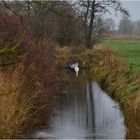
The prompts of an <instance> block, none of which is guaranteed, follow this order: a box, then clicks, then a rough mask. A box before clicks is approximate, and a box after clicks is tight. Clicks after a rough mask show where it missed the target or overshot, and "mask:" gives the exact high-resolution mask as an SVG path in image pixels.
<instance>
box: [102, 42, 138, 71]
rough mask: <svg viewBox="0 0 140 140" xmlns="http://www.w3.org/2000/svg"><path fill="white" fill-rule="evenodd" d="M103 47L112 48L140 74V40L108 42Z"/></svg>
mask: <svg viewBox="0 0 140 140" xmlns="http://www.w3.org/2000/svg"><path fill="white" fill-rule="evenodd" d="M102 45H104V46H105V47H110V48H112V49H113V50H114V51H115V53H116V55H117V56H119V57H120V58H121V59H122V60H123V61H124V62H125V63H126V64H127V65H128V67H129V68H131V69H132V70H133V71H134V72H136V73H139V72H140V40H106V41H104V42H103V43H102Z"/></svg>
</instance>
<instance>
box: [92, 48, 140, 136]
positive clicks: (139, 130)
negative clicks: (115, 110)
mask: <svg viewBox="0 0 140 140" xmlns="http://www.w3.org/2000/svg"><path fill="white" fill-rule="evenodd" d="M95 54H96V57H95V58H94V59H96V60H95V62H96V64H95V65H94V66H93V68H92V70H91V74H93V78H94V79H96V80H97V81H98V82H99V84H100V85H101V86H102V87H103V88H104V89H105V90H107V91H108V93H109V94H110V95H111V96H112V97H113V98H115V99H116V100H118V101H119V103H120V104H121V107H122V110H123V113H124V116H125V123H126V127H127V135H126V138H129V139H130V138H140V122H139V118H140V113H139V110H140V100H139V99H140V87H139V85H140V79H139V78H138V77H137V76H136V75H135V74H134V73H133V72H132V71H130V70H128V69H127V68H126V67H125V65H124V64H122V62H120V60H119V59H118V58H117V57H116V56H115V55H113V52H112V51H111V50H108V49H103V48H101V49H98V50H95Z"/></svg>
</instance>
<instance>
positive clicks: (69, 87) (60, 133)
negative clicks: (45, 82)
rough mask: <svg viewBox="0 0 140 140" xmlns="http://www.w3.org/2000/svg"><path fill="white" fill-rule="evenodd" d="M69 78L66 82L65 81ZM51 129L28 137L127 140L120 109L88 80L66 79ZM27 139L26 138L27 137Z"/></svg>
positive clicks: (36, 132) (81, 78)
mask: <svg viewBox="0 0 140 140" xmlns="http://www.w3.org/2000/svg"><path fill="white" fill-rule="evenodd" d="M66 77H67V78H66ZM63 78H66V79H67V82H64V85H63V88H58V89H57V94H56V98H55V100H56V101H55V103H56V104H55V107H54V109H53V115H52V117H51V121H50V123H49V126H48V127H46V128H44V129H41V130H36V131H35V132H33V133H32V134H29V135H28V137H29V138H45V139H124V138H125V132H126V130H125V126H124V118H123V115H122V112H121V111H120V108H119V105H118V104H117V103H116V102H115V101H113V100H112V99H111V98H110V97H109V96H108V95H107V94H106V93H105V92H104V91H103V90H101V88H100V86H99V85H98V84H97V83H96V82H94V81H91V80H88V79H87V78H85V76H78V77H75V76H73V75H63ZM26 137H27V136H26Z"/></svg>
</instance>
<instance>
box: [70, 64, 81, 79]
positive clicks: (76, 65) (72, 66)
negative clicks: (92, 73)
mask: <svg viewBox="0 0 140 140" xmlns="http://www.w3.org/2000/svg"><path fill="white" fill-rule="evenodd" d="M69 68H70V70H72V71H75V72H76V77H77V76H78V72H79V67H78V63H75V64H72V65H70V66H69Z"/></svg>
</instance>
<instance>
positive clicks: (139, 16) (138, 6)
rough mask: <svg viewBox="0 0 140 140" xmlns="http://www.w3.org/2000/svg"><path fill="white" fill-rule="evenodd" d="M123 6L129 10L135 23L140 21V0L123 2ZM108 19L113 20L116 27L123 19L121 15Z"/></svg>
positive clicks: (125, 0) (124, 0)
mask: <svg viewBox="0 0 140 140" xmlns="http://www.w3.org/2000/svg"><path fill="white" fill-rule="evenodd" d="M121 2H122V4H123V6H124V7H125V8H126V9H128V10H129V13H130V17H131V19H132V20H133V21H135V20H140V0H121ZM107 17H110V18H112V19H113V20H114V21H115V23H116V25H118V24H119V21H120V19H121V14H118V15H117V16H115V14H112V15H107Z"/></svg>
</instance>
